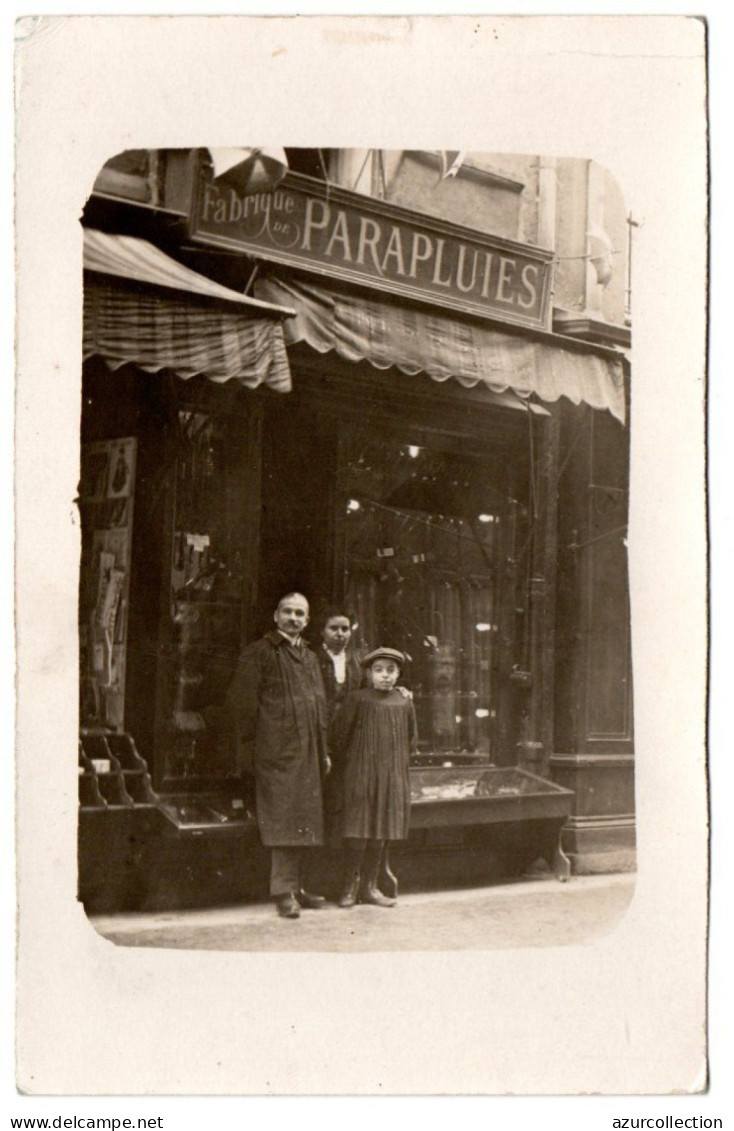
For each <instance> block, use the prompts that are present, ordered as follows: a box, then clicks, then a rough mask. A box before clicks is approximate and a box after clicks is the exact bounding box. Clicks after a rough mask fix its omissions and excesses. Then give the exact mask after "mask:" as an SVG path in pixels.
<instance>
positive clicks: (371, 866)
mask: <svg viewBox="0 0 734 1131" xmlns="http://www.w3.org/2000/svg"><path fill="white" fill-rule="evenodd" d="M406 659H407V657H406V656H404V655H403V653H402V652H398V651H397V650H396V649H395V648H375V649H374V651H372V652H370V653H368V655H366V656H365V657H364V659H363V660H362V667H363V668H364V669H365V670H366V673H367V683H368V686H367V687H365V688H361V689H360V690H358V691H352V692H351V693H350V694H349V695H348V696H347V698H346V699H345V701H344V703H343V705H342V706H341V708H340V709H339V711H338V712H337V713H336V715H335V717H334V729H333V746H334V750H335V751H338V752H339V754H340V755H341V759H342V760H343V764H344V801H343V805H344V808H343V825H342V833H343V836H344V846H345V858H346V873H345V877H344V886H343V889H342V894H341V896H340V897H339V900H338V904H339V907H353V906H354V904H355V903H356V902H357V895H358V894H359V898H360V901H361V902H362V903H373V904H375V905H376V906H377V907H393V906H394V904H395V902H396V900H395V899H394V898H392V897H391V896H387V895H384V894H383V893H382V892H381V891H380V890H379V888H378V886H377V877H378V872H379V869H380V862H381V859H382V854H383V850H384V848H385V843H386V842H387V841H391V840H405V839H407V836H408V822H409V819H410V783H409V781H408V763H409V760H410V755H411V754H412V753H414V752H415V750H416V742H417V734H416V722H415V710H414V708H413V701H412V699H411V698H409V697H407V696H406V695H404V694H401V693H400V692H399V691H398V690H396V687H395V685H396V683H397V681H398V677H399V675H400V669H401V667H402V666H403V665H404V664H405V662H406ZM387 876H388V878H389V879H390V881H391V886H392V887H393V888H394V893H393V894H396V893H397V883H396V882H395V878H394V876H392V873H391V872H390V871H389V869H388V871H387ZM360 880H361V886H360Z"/></svg>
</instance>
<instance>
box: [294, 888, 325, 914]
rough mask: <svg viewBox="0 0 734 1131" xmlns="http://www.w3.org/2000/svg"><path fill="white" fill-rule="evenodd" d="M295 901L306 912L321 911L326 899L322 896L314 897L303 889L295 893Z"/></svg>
mask: <svg viewBox="0 0 734 1131" xmlns="http://www.w3.org/2000/svg"><path fill="white" fill-rule="evenodd" d="M296 899H297V900H298V902H299V903H300V905H301V907H303V908H304V910H306V911H321V909H322V908H323V906H324V904H325V903H326V898H325V897H324V896H323V895H314V894H313V892H310V891H306V890H305V889H304V888H301V890H300V891H297V892H296Z"/></svg>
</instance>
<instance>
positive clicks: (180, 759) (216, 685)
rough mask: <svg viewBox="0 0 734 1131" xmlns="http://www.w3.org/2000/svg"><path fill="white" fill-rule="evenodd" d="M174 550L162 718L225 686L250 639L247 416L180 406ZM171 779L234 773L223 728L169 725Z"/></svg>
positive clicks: (203, 701) (202, 702)
mask: <svg viewBox="0 0 734 1131" xmlns="http://www.w3.org/2000/svg"><path fill="white" fill-rule="evenodd" d="M177 426H178V435H177V440H176V451H177V458H176V476H175V499H174V507H173V523H172V545H171V553H170V562H171V567H170V590H169V602H168V613H169V616H170V622H169V626H168V633H169V636H170V639H171V641H172V647H171V648H170V653H169V655H170V662H169V664H168V671H167V681H166V683H167V686H166V688H165V696H164V703H163V717H164V719H166V720H170V719H172V718H173V717H174V715H175V714H176V713H177V712H187V711H197V710H200V709H201V708H202V707H204V706H206V705H207V704H209V703H212V702H215V701H217V700H218V699H219V698H220V697H221V695H222V694H223V692H224V690H225V689H226V687H227V685H228V683H229V680H230V678H231V675H232V670H233V667H234V664H235V662H236V658H237V655H238V654H239V650H240V648H241V644H242V616H243V613H242V596H243V587H244V575H245V572H246V565H245V554H246V548H245V541H246V539H247V537H248V535H251V534H252V531H248V530H247V524H246V520H245V513H244V508H245V502H246V497H247V477H246V475H245V474H244V473H243V452H242V449H243V440H242V432H241V423H240V421H238V420H237V419H236V418H233V417H227V416H222V415H212V414H209V413H206V412H201V411H195V410H193V409H192V410H189V409H180V410H179V411H178V413H177ZM167 737H168V740H167V741H166V738H165V736H164V741H163V743H162V745H163V746H164V748H165V765H164V779H165V780H168V781H171V780H173V779H183V778H192V777H200V776H212V775H213V776H218V775H226V773H227V772H228V770H229V769H230V768H231V756H232V755H231V751H230V750H229V749H228V747H227V745H226V742H225V741H224V739H223V736H220V735H212V734H210V733H205V734H194V735H192V734H190V733H186V732H183V733H176V732H175V731H174V732H171V731H170V730H169V731H168V732H167Z"/></svg>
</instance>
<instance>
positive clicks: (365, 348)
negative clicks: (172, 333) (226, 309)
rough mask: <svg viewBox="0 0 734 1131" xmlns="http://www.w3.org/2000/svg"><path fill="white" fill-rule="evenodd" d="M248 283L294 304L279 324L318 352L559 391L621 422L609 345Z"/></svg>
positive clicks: (618, 375) (619, 371) (553, 397)
mask: <svg viewBox="0 0 734 1131" xmlns="http://www.w3.org/2000/svg"><path fill="white" fill-rule="evenodd" d="M256 290H257V294H258V296H259V297H260V298H261V299H264V300H267V301H269V302H274V303H285V304H287V305H288V306H291V307H294V308H295V310H296V317H295V318H293V319H291V320H290V321H289V322H288V323H287V324H286V325H285V327H284V332H285V340H286V342H287V344H289V345H290V344H292V343H295V342H306V343H307V344H308V345H310V346H311V347H312V348H313V349H315V350H318V351H319V352H320V353H326V352H327V351H329V350H334V351H335V352H336V353H337V354H338V355H339V356H340V357H343V358H345V359H346V360H348V361H363V360H364V361H369V362H370V363H371V364H372V365H374V366H376V367H377V368H378V369H389V368H390V367H391V366H395V367H396V368H397V369H399V370H401V371H402V372H403V373H411V374H414V373H420V372H423V373H427V374H428V376H429V377H431V378H433V380H434V381H447V380H449V379H453V380H456V381H459V382H460V383H461V384H462V385H464V386H467V387H471V386H473V385H477V384H479V383H480V382H483V383H484V384H485V385H487V386H488V387H489V388H490V389H491V390H492V392H494V393H499V394H502V393H506V392H507V391H508V390H511V391H512V392H513V393H515V394H517V395H518V396H520V397H522V398H529V397H531V396H532V395H535V396H537V397H539V398H540V400H542V401H545V402H554V401H557V400H558V399H559V398H560V397H567V398H568V399H569V400H570V401H572V402H573V403H574V404H581V403H582V402H584V403H586V404H588V405H591V407H592V408H596V409H607V410H608V411H609V412H611V413H612V415H613V416H615V417H616V418H617V419H618V420H619V421H621V422H622V423H624V419H625V398H624V373H623V361H622V358H621V356H615V354H614V353H613V351H611V350H604V349H594V347H592V346H587V345H585V344H581V343H578V344H577V343H575V342H571V341H570V340H569V339H566V338H564V337H563V336H562V335H553V334H550V333H545V334H543V335H540V334H535V335H534V336H529V335H527V334H521V333H519V332H518V333H506V332H504V331H502V330H500V329H495V328H494V327H492V326H490V325H485V324H482V323H480V322H478V321H477V320H476V319H474V320H469V319H463V318H457V317H455V316H450V315H448V314H445V313H443V312H442V311H440V310H437V311H435V312H434V311H432V310H430V311H429V310H427V309H426V308H423V307H421V308H419V307H416V306H411V305H409V304H407V303H403V304H398V303H394V302H390V301H388V300H385V299H383V298H382V297H379V298H378V297H375V296H373V295H366V294H365V293H364V292H360V293H359V294H355V293H350V292H348V291H346V290H338V291H337V290H336V289H334V290H331V289H327V288H326V287H323V286H319V285H318V284H314V283H311V282H310V281H308V282H307V281H305V280H303V279H301V278H298V279H295V278H292V277H289V278H281V277H279V276H277V275H275V274H268V275H266V276H261V277H260V278H259V280H258V282H257V284H256Z"/></svg>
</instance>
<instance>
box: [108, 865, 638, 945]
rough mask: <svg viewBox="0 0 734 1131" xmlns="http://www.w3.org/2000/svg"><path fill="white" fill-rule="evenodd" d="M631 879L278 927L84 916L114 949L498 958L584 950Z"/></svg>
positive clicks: (615, 916)
mask: <svg viewBox="0 0 734 1131" xmlns="http://www.w3.org/2000/svg"><path fill="white" fill-rule="evenodd" d="M634 886H635V877H634V875H630V874H622V875H611V876H575V877H572V878H571V879H570V880H569V881H568V882H567V883H559V881H558V880H556V879H555V877H554V876H550V875H548V876H542V877H534V878H523V879H521V880H515V881H513V882H512V883H506V884H498V885H494V886H492V887H482V888H472V889H462V890H459V891H440V892H426V893H424V892H421V893H413V894H409V895H403V896H401V897H400V900H399V901H398V904H397V906H396V907H392V908H379V907H369V906H361V905H358V906H357V907H354V908H352V909H350V910H348V911H345V910H341V909H339V908H337V907H336V906H335V905H334V904H327V905H326V907H325V908H323V909H322V910H320V911H303V912H302V913H301V917H300V919H298V920H288V919H280V918H279V917H278V915H277V914H276V912H275V909H274V907H273V905H272V904H271V903H256V904H241V905H239V906H236V907H217V908H208V909H205V910H196V911H167V912H160V913H150V914H145V913H127V914H118V915H97V916H90V921H91V922H92V924H93V926H94V927H95V929H96V930H97V931H98V932H99V934H101V935H103V936H104V937H105V938H107V939H109V940H110V941H111V942H113V943H115V944H117V945H118V946H146V947H167V948H169V949H176V950H221V951H343V952H349V951H354V952H360V951H362V952H364V951H396V950H499V949H512V948H516V947H552V946H569V945H590V944H592V943H594V942H596V941H597V940H598V939H600V938H603V937H604V936H605V935H607V934H609V933H610V932H611V931H613V930H614V929H615V927H616V925H617V924H618V923H619V921H620V920H621V918H622V917H623V915H624V913H625V911H626V909H627V907H628V906H629V903H630V900H631V899H632V896H633V894H634Z"/></svg>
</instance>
